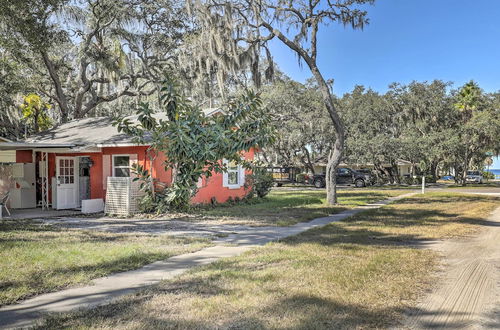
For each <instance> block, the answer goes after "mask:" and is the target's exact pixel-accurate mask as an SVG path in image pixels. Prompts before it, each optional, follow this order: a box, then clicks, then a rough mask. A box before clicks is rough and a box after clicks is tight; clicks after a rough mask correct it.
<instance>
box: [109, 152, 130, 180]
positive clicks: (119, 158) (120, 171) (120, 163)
mask: <svg viewBox="0 0 500 330" xmlns="http://www.w3.org/2000/svg"><path fill="white" fill-rule="evenodd" d="M113 176H114V177H119V178H128V177H130V155H113Z"/></svg>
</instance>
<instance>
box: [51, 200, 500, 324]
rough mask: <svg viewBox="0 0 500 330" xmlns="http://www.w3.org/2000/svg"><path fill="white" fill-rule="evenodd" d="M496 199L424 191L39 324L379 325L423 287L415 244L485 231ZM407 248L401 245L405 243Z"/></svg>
mask: <svg viewBox="0 0 500 330" xmlns="http://www.w3.org/2000/svg"><path fill="white" fill-rule="evenodd" d="M498 205H499V200H498V199H495V198H489V197H482V196H467V195H458V194H443V193H432V194H427V195H425V196H416V197H412V198H407V199H404V200H402V201H399V202H397V203H395V204H392V205H389V206H386V207H383V208H381V209H378V210H370V211H367V212H363V213H361V214H358V215H356V216H353V217H351V218H349V219H347V220H346V221H344V222H338V223H333V224H330V225H328V226H325V227H321V228H315V229H312V230H309V231H306V232H304V233H302V234H300V235H297V236H294V237H290V238H288V239H285V240H283V241H281V242H277V243H271V244H267V245H266V246H264V247H262V248H258V249H254V250H252V251H249V252H247V253H245V254H244V255H242V256H240V257H234V258H228V259H223V260H221V261H218V262H216V263H213V264H211V265H208V266H205V267H202V268H197V269H193V270H192V271H191V272H189V273H187V274H184V275H182V276H180V277H179V278H178V279H176V280H172V281H165V282H162V283H161V284H159V285H156V286H154V287H152V288H151V289H148V290H143V291H141V292H139V293H137V294H135V295H129V296H127V297H124V298H123V299H120V300H118V301H117V302H115V303H112V304H110V305H107V306H104V307H100V308H98V309H92V310H90V311H86V312H78V313H71V314H64V315H59V316H54V317H51V318H49V319H48V320H47V321H46V323H45V324H44V325H43V327H46V328H83V329H86V328H120V329H167V328H168V329H172V328H175V329H192V328H198V329H207V328H210V329H215V328H238V329H261V328H273V329H301V328H307V329H331V328H346V329H350V328H383V327H388V326H391V325H394V324H397V320H398V319H399V318H401V317H402V314H403V312H404V311H405V310H406V309H407V308H408V307H410V306H413V305H414V303H415V300H416V298H417V297H418V296H419V294H421V293H422V291H423V290H424V289H426V288H428V287H429V286H430V282H431V281H432V280H433V276H432V274H433V272H432V271H433V270H434V269H435V267H436V266H437V264H438V262H439V259H438V256H437V255H436V254H435V253H434V252H432V251H430V250H426V249H419V248H417V245H418V241H419V240H422V239H428V238H447V237H454V236H457V235H466V234H467V233H471V232H472V231H474V230H477V229H478V228H480V227H484V226H488V225H491V224H490V223H488V222H487V221H486V220H485V217H486V216H487V215H488V214H489V212H490V211H491V210H493V209H494V208H495V207H498ZM410 242H411V244H407V243H410Z"/></svg>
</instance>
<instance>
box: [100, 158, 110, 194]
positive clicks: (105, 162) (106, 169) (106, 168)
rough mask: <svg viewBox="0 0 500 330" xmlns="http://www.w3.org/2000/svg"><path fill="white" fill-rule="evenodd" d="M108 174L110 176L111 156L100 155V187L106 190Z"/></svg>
mask: <svg viewBox="0 0 500 330" xmlns="http://www.w3.org/2000/svg"><path fill="white" fill-rule="evenodd" d="M108 176H111V156H110V155H103V156H102V188H103V189H104V190H106V187H107V183H108Z"/></svg>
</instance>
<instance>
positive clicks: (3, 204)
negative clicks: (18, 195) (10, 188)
mask: <svg viewBox="0 0 500 330" xmlns="http://www.w3.org/2000/svg"><path fill="white" fill-rule="evenodd" d="M8 201H9V193H8V192H7V193H6V194H5V195H3V196H1V197H0V219H2V211H3V210H2V208H4V209H5V211H7V213H8V214H9V216H10V211H9V209H8V208H7V202H8Z"/></svg>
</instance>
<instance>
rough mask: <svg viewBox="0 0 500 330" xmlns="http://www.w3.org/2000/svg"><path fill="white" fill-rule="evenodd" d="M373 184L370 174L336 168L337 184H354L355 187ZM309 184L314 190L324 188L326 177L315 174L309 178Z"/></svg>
mask: <svg viewBox="0 0 500 330" xmlns="http://www.w3.org/2000/svg"><path fill="white" fill-rule="evenodd" d="M372 182H373V176H372V175H371V173H364V172H359V171H355V170H352V169H350V168H345V167H340V168H337V184H354V185H355V186H356V187H358V188H361V187H366V186H369V185H371V184H372ZM308 183H309V184H313V185H314V186H315V187H316V188H324V187H325V186H326V175H325V174H324V173H323V174H316V175H314V176H311V177H309V179H308Z"/></svg>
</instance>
